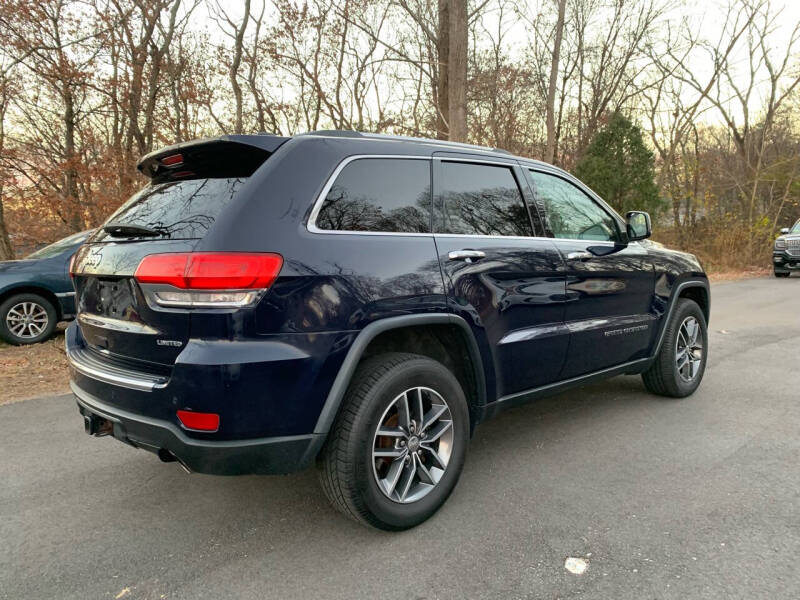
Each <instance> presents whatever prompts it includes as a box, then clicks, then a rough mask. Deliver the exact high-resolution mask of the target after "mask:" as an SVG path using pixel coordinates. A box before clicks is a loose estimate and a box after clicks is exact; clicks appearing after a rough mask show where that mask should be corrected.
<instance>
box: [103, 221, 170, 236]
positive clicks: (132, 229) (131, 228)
mask: <svg viewBox="0 0 800 600" xmlns="http://www.w3.org/2000/svg"><path fill="white" fill-rule="evenodd" d="M103 231H105V232H106V233H108V234H109V235H112V236H114V237H139V236H142V237H156V236H160V235H166V234H167V232H166V231H165V230H163V229H154V228H153V227H148V226H147V225H128V224H124V223H109V224H108V225H104V226H103Z"/></svg>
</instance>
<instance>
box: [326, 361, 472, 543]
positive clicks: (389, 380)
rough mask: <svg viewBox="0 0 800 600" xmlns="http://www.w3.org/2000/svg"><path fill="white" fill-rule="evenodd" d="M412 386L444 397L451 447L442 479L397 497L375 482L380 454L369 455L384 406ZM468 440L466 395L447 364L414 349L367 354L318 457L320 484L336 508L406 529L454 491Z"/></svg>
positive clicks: (375, 523) (384, 526)
mask: <svg viewBox="0 0 800 600" xmlns="http://www.w3.org/2000/svg"><path fill="white" fill-rule="evenodd" d="M414 387H426V388H430V389H432V390H434V391H436V392H437V393H438V394H439V395H440V396H441V398H443V399H445V402H446V405H447V407H448V408H449V411H450V415H451V416H452V430H453V436H452V450H451V453H450V458H449V462H448V463H447V465H446V468H445V469H444V473H443V474H442V475H441V479H439V480H438V482H437V483H436V484H435V485H434V486H433V487H432V489H430V491H428V492H427V495H424V496H423V497H421V498H420V499H418V500H416V501H410V502H408V503H399V502H398V501H395V500H392V499H390V498H389V497H388V496H386V495H385V493H384V492H383V491H382V489H381V488H380V487H379V484H378V482H377V480H376V475H375V472H374V471H373V468H374V467H375V465H376V464H377V463H376V460H379V459H374V458H373V456H372V451H373V447H374V444H375V439H376V438H375V434H376V430H377V427H378V424H379V423H381V419H382V418H384V417H385V416H386V411H387V410H390V407H391V406H393V404H394V401H395V400H396V399H397V397H398V396H400V395H402V394H403V392H404V391H406V390H409V389H411V388H414ZM468 440H469V410H468V407H467V401H466V398H465V396H464V392H463V390H462V389H461V386H460V385H459V383H458V380H457V379H456V378H455V376H454V375H453V374H452V373H451V372H450V371H449V370H448V369H447V368H445V367H444V366H443V365H442V364H440V363H438V362H436V361H434V360H431V359H429V358H427V357H424V356H419V355H416V354H404V353H394V352H393V353H386V354H380V355H377V356H374V357H370V358H368V359H366V360H365V361H364V362H363V363H362V364H361V365H359V367H358V369H357V370H356V373H355V374H354V375H353V380H352V382H351V384H350V388H349V389H348V391H347V395H346V396H345V399H344V401H343V403H342V406H341V408H340V410H339V414H338V415H337V417H336V421H335V422H334V424H333V428H332V429H331V432H330V435H329V437H328V440H327V442H326V445H325V448H324V449H323V452H322V455H321V458H320V461H319V467H320V480H321V483H322V488H323V490H324V491H325V495H326V496H327V497H328V500H330V502H331V504H332V505H333V506H334V507H335V508H336V509H337V510H339V511H340V512H342V513H343V514H344V515H346V516H348V517H350V518H351V519H354V520H355V521H358V522H359V523H362V524H366V525H371V526H373V527H377V528H379V529H385V530H389V531H399V530H403V529H409V528H411V527H414V526H416V525H419V524H420V523H422V522H423V521H425V520H426V519H428V518H429V517H430V516H431V515H433V514H434V513H435V512H436V511H437V510H438V509H439V507H440V506H441V505H442V504H443V503H444V502H445V500H447V498H448V496H449V495H450V493H451V492H452V491H453V488H454V487H455V485H456V482H457V481H458V477H459V475H460V474H461V469H462V467H463V464H464V458H465V456H466V450H467V442H468ZM398 443H399V442H398ZM408 445H409V447H410V446H411V441H409V444H408ZM411 458H413V457H411ZM412 463H413V460H412ZM401 464H402V463H401ZM413 464H414V465H415V464H416V463H413ZM402 468H403V469H405V468H407V467H402Z"/></svg>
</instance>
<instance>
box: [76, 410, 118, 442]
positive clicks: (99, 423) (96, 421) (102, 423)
mask: <svg viewBox="0 0 800 600" xmlns="http://www.w3.org/2000/svg"><path fill="white" fill-rule="evenodd" d="M83 428H84V430H85V431H86V433H88V434H89V435H94V436H96V437H102V436H104V435H110V434H111V433H112V432H113V431H114V424H113V423H112V422H111V421H109V420H107V419H104V418H103V417H98V416H97V415H93V414H91V413H90V414H88V415H87V414H84V415H83Z"/></svg>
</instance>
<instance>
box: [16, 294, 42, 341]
mask: <svg viewBox="0 0 800 600" xmlns="http://www.w3.org/2000/svg"><path fill="white" fill-rule="evenodd" d="M49 321H50V318H49V317H48V316H47V311H46V310H45V308H44V307H43V306H42V305H41V304H38V303H36V302H30V301H25V302H19V303H18V304H15V305H14V306H12V307H11V308H10V309H9V311H8V313H6V326H7V327H8V330H9V331H10V332H11V333H12V334H14V335H15V336H17V337H18V338H20V339H25V340H29V339H33V338H35V337H38V336H40V335H41V334H42V332H44V330H45V329H47V324H48V322H49Z"/></svg>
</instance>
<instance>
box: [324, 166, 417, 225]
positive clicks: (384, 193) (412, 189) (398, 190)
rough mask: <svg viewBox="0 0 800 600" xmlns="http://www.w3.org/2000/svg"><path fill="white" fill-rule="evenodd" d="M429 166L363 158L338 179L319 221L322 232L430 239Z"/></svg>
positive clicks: (345, 169) (326, 199)
mask: <svg viewBox="0 0 800 600" xmlns="http://www.w3.org/2000/svg"><path fill="white" fill-rule="evenodd" d="M430 168H431V167H430V161H427V160H417V159H396V158H362V159H358V160H354V161H353V162H351V163H350V164H348V165H347V166H346V167H345V168H344V169H342V172H341V173H339V176H338V177H337V178H336V181H335V182H334V184H333V186H332V187H331V189H330V191H329V192H328V194H327V195H326V196H325V200H324V202H323V204H322V208H321V209H320V212H319V215H317V220H316V225H317V227H318V228H320V229H326V230H338V231H387V232H404V233H409V232H410V233H430V230H431V176H430Z"/></svg>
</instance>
